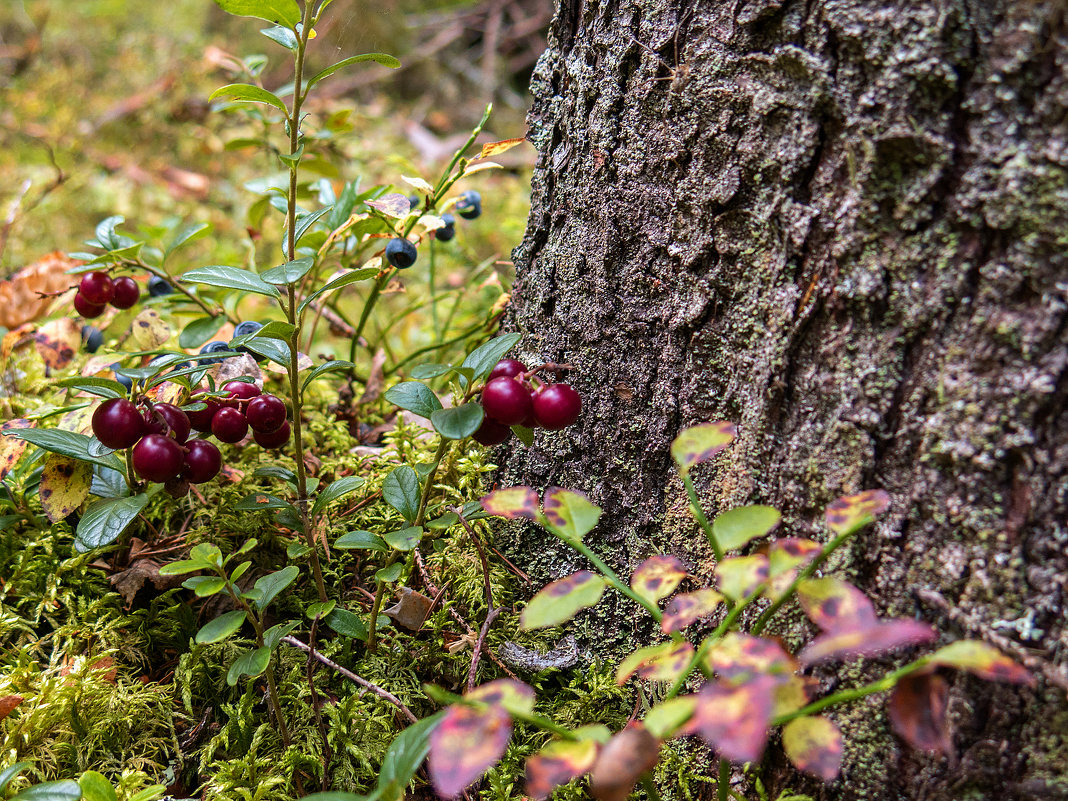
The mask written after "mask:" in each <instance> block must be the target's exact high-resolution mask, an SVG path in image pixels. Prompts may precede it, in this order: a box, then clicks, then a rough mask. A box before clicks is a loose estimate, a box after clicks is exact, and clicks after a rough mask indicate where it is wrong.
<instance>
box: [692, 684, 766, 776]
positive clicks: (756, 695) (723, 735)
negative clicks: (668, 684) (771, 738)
mask: <svg viewBox="0 0 1068 801" xmlns="http://www.w3.org/2000/svg"><path fill="white" fill-rule="evenodd" d="M775 684H776V682H775V679H773V678H771V677H770V676H760V677H758V678H755V679H753V680H752V681H750V682H747V683H745V684H741V685H739V686H737V687H731V686H728V685H725V684H721V683H718V682H717V683H714V684H706V685H705V686H704V688H703V689H702V690H701V692H700V693H698V695H697V709H696V710H695V711H694V716H693V718H691V719H690V722H689V723H688V724H687V730H689V731H695V732H697V733H698V734H700V735H701V737H703V738H704V739H705V740H706V741H707V742H708V743H709V744H710V745H711V746H712V747H714V748H715V749H716V750H717V751H719V753H720V755H721V756H723V757H724V758H725V759H729V760H732V761H734V762H756V761H757V760H758V759H760V755H761V754H762V753H764V745H765V744H766V743H767V740H768V723H769V721H770V720H771V707H772V693H773V692H774V690H775Z"/></svg>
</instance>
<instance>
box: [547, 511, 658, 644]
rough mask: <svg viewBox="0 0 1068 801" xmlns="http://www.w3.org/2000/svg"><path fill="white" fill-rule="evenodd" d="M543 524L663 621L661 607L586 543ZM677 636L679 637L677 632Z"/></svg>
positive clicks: (633, 599) (622, 590)
mask: <svg viewBox="0 0 1068 801" xmlns="http://www.w3.org/2000/svg"><path fill="white" fill-rule="evenodd" d="M542 523H543V525H544V526H545V527H546V528H547V529H549V531H551V532H552V533H553V534H554V535H555V536H556V538H557V539H559V540H560V541H561V542H564V543H566V544H568V545H570V546H571V547H572V548H574V549H575V550H576V551H578V552H579V553H580V554H582V555H583V556H585V557H586V558H587V559H589V560H590V561H591V562H593V566H594V567H596V568H597V570H598V572H600V574H601V575H602V576H604V577H605V579H607V580H608V583H609V584H611V585H612V587H614V588H615V589H616V590H617V591H618V592H621V593H622V594H623V595H626V596H627V597H628V598H630V599H631V600H632V601H634V603H636V604H638V605H639V606H642V607H644V608H645V609H646V610H648V612H649V614H650V615H652V616H653V619H654V620H656V622H657V623H659V622H660V621H661V620H662V619H663V617H664V614H663V612H661V611H660V607H659V606H657V605H656V604H655V603H653V602H652V601H648V600H646V599H645V598H642V597H641V596H640V595H638V593H636V592H634V590H632V589H631V588H630V586H629V585H627V584H625V583H624V582H623V579H621V578H620V577H619V576H618V575H616V572H615V571H614V570H613V569H612V568H610V567H609V566H608V565H607V564H605V561H604V560H603V559H601V557H599V556H598V555H597V554H595V553H594V552H593V551H592V550H590V548H589V547H588V546H587V545H586V543H584V542H581V541H579V540H576V539H573V538H571V537H565V536H563V535H562V534H560V533H559V532H558V531H556V530H555V529H554V528H553V527H552V526H550V525H549V524H548V522H547V521H544V520H543V521H542ZM676 635H678V633H677V632H676ZM677 638H678V636H676V637H673V638H672V639H677Z"/></svg>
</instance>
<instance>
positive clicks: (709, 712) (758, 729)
mask: <svg viewBox="0 0 1068 801" xmlns="http://www.w3.org/2000/svg"><path fill="white" fill-rule="evenodd" d="M498 369H499V371H500V375H502V376H507V375H508V374H510V373H514V374H518V373H519V369H520V368H519V367H517V366H516V365H514V364H512V363H511V362H502V363H501V365H499V368H498ZM513 380H514V379H512V378H508V377H503V378H500V377H499V378H495V379H493V380H492V381H490V383H489V384H488V385H487V391H488V390H489V388H490V387H493V386H494V385H495V384H496V382H498V381H513ZM734 436H735V431H734V426H733V425H731V424H729V423H708V424H704V425H700V426H696V427H694V428H690V429H687V430H686V431H683V432H682V433H681V434H680V435H679V437H678V438H677V439H676V440H675V442H674V444H673V445H672V449H671V452H672V456H673V457H674V459H675V462H676V464H677V465H678V468H679V472H680V475H681V477H682V479H683V482H684V483H685V485H686V488H687V491H688V494H689V495H690V498H691V508H692V511H693V514H694V516H695V518H696V519H697V521H698V523H699V524H700V526H701V528H702V529H703V530H704V532H705V534H706V535H707V537H708V541H709V543H710V544H711V546H712V549H713V552H714V554H715V557H716V564H715V577H716V586H715V587H696V588H692V589H687V591H685V592H681V593H677V594H676V590H677V589H678V588H679V587H680V585H681V584H682V582H683V581H685V580H687V578H688V576H689V575H690V573H689V571H688V569H687V567H686V566H685V565H684V564H683V563H682V562H681V561H680V560H679V559H677V558H676V557H674V556H670V555H660V556H653V557H651V558H649V559H647V560H646V561H645V562H643V563H642V564H641V565H639V567H638V568H637V569H636V570H635V571H634V573H633V574H632V575H631V577H630V581H629V582H625V581H624V580H623V579H622V578H620V577H619V576H618V575H617V574H616V573H615V571H613V570H612V569H611V568H610V567H609V566H608V565H607V564H606V563H605V562H604V560H602V559H601V558H600V557H599V556H598V555H597V554H596V553H595V552H594V551H593V550H592V549H591V548H590V547H588V546H587V545H586V544H585V543H584V541H583V539H584V537H585V536H586V535H587V534H588V533H589V532H590V531H591V530H593V528H594V527H595V526H596V525H597V521H598V518H599V516H600V513H601V510H600V509H599V508H598V507H597V506H595V505H593V504H592V503H590V501H589V500H588V499H587V498H586V497H585V496H583V495H581V494H580V493H577V492H572V491H569V490H565V489H560V488H551V489H549V490H547V491H546V492H545V495H544V498H541V499H539V497H538V494H537V493H536V492H535V491H534V490H533V489H532V488H530V487H522V486H520V487H510V488H507V489H501V490H497V491H495V492H492V493H490V494H489V495H487V496H486V497H484V498H483V499H482V506H483V507H484V509H485V511H486V512H488V513H489V514H491V515H496V516H499V517H503V518H508V519H523V520H529V521H535V522H537V523H539V524H540V525H542V526H544V527H545V528H546V529H547V530H548V531H549V532H551V533H552V534H553V535H554V536H555V537H556V538H558V539H559V540H560V541H561V542H563V543H565V544H566V545H568V546H570V547H572V548H574V549H575V550H576V551H578V552H579V553H580V554H582V555H583V556H584V557H586V559H588V560H589V562H590V564H591V566H592V567H593V568H594V570H592V571H591V570H580V571H579V572H577V573H574V574H572V575H570V576H567V577H566V578H562V579H560V580H558V581H554V582H553V583H551V584H549V585H548V586H546V587H545V588H544V589H542V590H541V592H539V593H538V594H536V595H535V596H534V597H533V598H532V599H531V601H530V602H529V603H528V604H527V606H526V608H525V609H524V610H523V612H522V615H521V618H520V620H521V625H522V626H523V627H524V628H526V629H537V628H541V627H549V626H558V625H561V624H564V623H566V622H567V621H569V620H571V619H572V618H573V617H574V616H575V615H576V614H577V613H578V612H580V611H581V610H583V609H586V608H588V607H592V606H594V605H596V604H597V603H598V602H599V601H600V599H601V597H602V595H603V594H604V592H605V590H606V589H608V588H612V589H613V590H615V591H616V592H619V593H621V594H622V595H624V596H626V598H628V599H630V600H631V601H633V602H634V603H635V604H636V605H637V606H639V607H640V608H642V609H644V610H645V611H646V612H647V613H648V614H649V615H651V616H652V618H653V619H654V620H655V621H656V622H657V623H658V624H659V627H660V630H661V632H662V633H663V635H664V637H665V638H666V639H665V640H664V641H663V642H661V643H658V644H653V645H648V646H645V647H642V648H639V649H638V650H636V651H635V652H634V653H632V654H631V655H630V656H628V657H627V658H626V659H624V660H623V661H622V662H621V663H620V664H619V666H618V668H617V671H616V680H617V682H618V683H620V684H624V683H626V682H628V681H629V680H631V679H632V678H633V677H637V678H638V679H642V680H645V681H648V682H661V683H662V686H664V687H666V688H667V689H666V692H664V693H663V694H662V695H661V696H660V698H659V702H658V703H656V704H655V705H653V706H652V707H651V708H649V709H648V711H647V712H646V714H645V716H644V718H643V719H642V720H640V721H634V722H633V723H631V724H630V725H628V726H627V727H626V728H624V729H622V730H621V731H618V732H615V733H612V732H611V731H609V730H608V729H607V728H606V727H605V726H601V725H589V726H584V727H581V728H577V729H569V728H566V727H563V726H560V725H559V724H557V723H555V722H554V721H552V720H551V719H548V718H545V717H543V716H541V715H539V714H537V713H536V712H535V711H534V710H535V694H534V691H533V690H532V689H531V688H530V687H528V686H527V685H525V684H523V683H521V682H518V681H514V680H512V679H500V680H497V681H493V682H490V683H489V684H486V685H483V686H481V687H477V688H475V689H473V690H470V691H469V692H467V693H466V694H465V695H464V696H462V697H458V696H456V695H453V694H451V693H448V692H445V691H443V690H440V689H436V688H428V692H431V693H432V694H433V695H435V697H437V698H438V699H439V700H441V701H442V702H445V703H448V704H449V706H448V707H447V709H446V711H445V713H444V715H443V716H441V717H440V719H439V720H437V722H436V723H435V724H434V725H433V728H432V729H430V733H429V734H428V739H429V766H430V775H431V778H432V780H433V783H434V786H435V787H436V788H437V790H438V792H439V794H440V795H442V796H443V797H445V798H452V797H455V796H457V795H459V794H460V793H461V792H463V791H464V790H465V789H466V788H467V787H468V786H469V785H471V784H472V783H473V782H474V781H475V780H476V779H477V778H478V777H479V776H480V775H482V773H483V772H485V771H486V770H487V769H488V768H489V767H491V766H492V765H493V764H494V763H495V762H496V761H497V760H498V759H499V758H500V757H501V755H502V754H503V753H504V750H505V748H506V747H507V745H508V741H509V738H510V735H511V731H512V723H513V721H520V722H523V723H527V724H530V725H533V726H534V727H537V728H541V729H543V730H544V731H546V732H548V733H550V734H551V735H553V739H552V740H551V741H550V742H549V743H548V744H547V745H546V746H545V747H544V748H543V749H542V750H541V751H540V752H538V753H537V754H535V755H534V756H532V757H531V758H530V759H528V761H527V767H526V779H527V784H526V792H527V794H528V795H529V796H530V797H532V798H535V799H544V798H547V797H548V796H549V795H550V794H551V793H552V792H553V790H554V789H555V788H556V787H558V786H560V785H562V784H565V783H567V782H570V781H572V780H574V779H577V778H579V777H581V776H583V775H588V776H589V788H590V792H591V793H592V794H593V796H594V797H596V798H598V799H604V800H605V801H622V799H625V798H626V797H627V796H628V795H629V794H630V793H631V791H632V789H633V788H634V786H635V784H636V783H638V782H639V781H641V782H642V783H643V784H644V786H645V788H646V790H647V793H648V795H649V797H650V798H658V797H659V795H658V793H657V791H656V788H655V787H654V786H653V784H652V782H651V779H650V773H649V772H650V771H651V770H652V768H653V767H654V766H655V765H656V764H657V761H658V758H659V753H660V750H661V746H662V745H663V744H664V743H665V741H667V740H670V739H672V738H676V737H685V736H690V735H696V736H698V737H700V738H701V739H703V740H704V741H705V742H706V743H707V744H708V745H709V746H711V748H712V749H714V751H715V752H716V753H717V754H718V756H719V767H718V770H717V771H716V775H717V779H716V797H717V798H718V799H719V801H726V799H727V798H728V797H730V796H732V795H733V796H735V797H738V798H741V796H740V795H739V794H738V793H737V792H736V791H735V790H733V789H732V788H731V786H730V779H731V772H732V763H733V764H735V765H745V764H749V765H754V764H756V763H758V762H759V760H760V758H761V755H762V754H763V752H764V749H765V747H766V745H767V742H768V739H769V735H770V732H771V730H772V729H775V728H779V727H781V729H782V746H783V748H784V750H785V752H786V755H787V757H789V759H790V760H791V761H792V762H793V763H794V765H796V766H797V767H798V768H799V769H800V770H802V771H805V772H806V773H810V774H812V775H813V776H816V777H818V778H821V779H824V780H826V781H830V780H832V779H834V778H835V777H836V776H837V775H838V772H839V769H840V765H841V759H842V753H843V736H844V734H843V732H842V731H840V730H839V728H838V726H837V725H836V724H835V723H834V722H833V721H832V720H831V719H830V718H828V717H826V716H824V715H821V714H819V713H820V712H822V711H823V710H825V709H828V708H831V707H834V706H836V705H839V704H845V703H849V702H851V701H856V700H857V699H860V698H863V697H865V696H868V695H872V694H874V693H884V692H890V693H891V695H890V699H889V717H890V720H891V723H892V724H893V726H894V729H895V730H896V731H897V733H898V734H899V735H900V736H901V737H902V738H903V739H904V740H905V741H906V742H908V743H909V744H911V745H913V746H914V747H917V748H921V749H927V750H932V751H947V750H948V744H947V742H946V736H947V735H946V731H947V727H946V719H945V716H946V704H945V695H946V689H947V685H946V683H945V680H944V679H943V678H942V677H941V676H940V675H939V673H938V671H939V669H942V668H955V669H959V670H965V671H968V672H970V673H973V674H975V675H977V676H980V677H982V678H985V679H990V680H998V681H1009V682H1019V683H1031V681H1032V679H1031V676H1030V674H1029V673H1028V672H1027V671H1026V670H1024V669H1023V668H1022V667H1020V666H1018V665H1016V664H1015V663H1013V662H1012V661H1011V660H1009V659H1008V658H1007V657H1005V656H1004V655H1002V654H1001V653H1000V652H999V651H997V650H996V649H995V648H993V647H992V646H990V645H987V644H986V643H983V642H977V641H958V642H953V643H950V644H948V645H946V646H944V647H942V648H939V649H938V650H936V651H934V652H933V653H929V654H926V655H923V656H919V657H918V658H915V659H913V660H912V661H910V662H908V663H906V664H905V665H903V666H902V667H899V668H897V669H896V670H893V671H891V672H889V673H887V674H886V675H884V676H883V677H882V678H879V679H877V680H875V681H873V682H870V683H868V684H865V685H861V686H859V687H849V688H845V689H837V690H835V691H833V692H829V693H826V694H823V695H822V696H820V697H813V693H814V691H815V689H816V688H817V684H816V683H815V682H813V681H812V679H810V678H809V677H806V676H804V675H800V673H799V671H800V670H801V669H802V668H805V667H810V666H814V665H821V664H826V663H831V662H835V661H841V660H848V659H854V658H857V657H871V656H876V655H880V654H883V653H886V652H889V651H894V650H900V649H905V648H910V647H912V646H915V645H918V644H922V643H927V642H930V641H932V640H934V639H935V638H936V637H937V633H936V632H935V630H934V629H932V628H931V627H930V626H929V625H928V624H926V623H923V622H920V621H917V620H912V619H901V618H897V619H890V620H884V619H880V618H879V617H878V616H877V615H876V613H875V610H874V608H873V606H872V604H871V602H870V601H869V600H868V599H867V598H866V597H865V596H864V595H863V594H862V593H861V592H860V590H858V589H857V588H856V587H854V586H853V585H851V584H849V583H848V582H846V581H843V580H842V579H839V578H836V577H834V576H832V575H823V574H822V573H821V568H822V567H823V566H824V565H825V563H826V561H827V560H828V558H829V557H830V556H831V555H832V554H834V553H835V552H836V551H837V550H838V549H839V548H841V547H842V546H843V545H845V544H846V543H847V542H848V541H849V540H850V538H851V537H852V536H853V535H854V534H856V532H857V531H859V530H860V529H862V528H863V527H864V526H866V525H868V524H869V523H871V522H872V521H873V520H874V518H875V516H876V515H878V514H879V513H880V512H882V511H884V510H885V509H886V508H887V506H888V505H889V501H890V499H889V497H888V496H887V495H886V493H884V492H882V491H878V490H876V491H867V492H862V493H860V494H858V495H852V496H848V497H843V498H840V499H839V500H837V501H835V502H834V503H832V504H831V505H830V506H829V507H828V508H827V511H826V525H827V528H828V529H829V535H830V538H829V539H828V540H827V541H826V542H818V541H816V540H812V539H808V538H803V537H791V536H786V537H782V536H775V537H774V538H772V537H771V536H770V535H772V533H773V532H774V531H775V530H776V528H777V527H778V525H779V523H780V519H781V516H780V514H779V512H778V511H777V510H776V509H774V508H772V507H769V506H746V507H742V508H738V509H731V510H728V511H726V512H723V513H722V514H720V515H719V516H717V517H716V518H715V519H714V520H712V521H711V523H710V522H709V521H708V519H707V517H706V515H705V513H704V511H703V509H702V507H701V504H700V503H699V500H698V497H697V494H696V491H695V489H694V485H693V483H692V480H691V478H690V469H691V468H692V467H694V466H695V465H697V464H700V463H702V462H705V461H707V460H709V459H711V458H712V457H713V456H715V455H716V454H717V453H719V452H720V451H721V450H723V449H724V448H725V447H727V446H728V445H729V444H730V442H731V441H732V440H733V439H734ZM757 543H759V544H757ZM742 550H746V551H748V553H747V554H745V555H740V554H739V553H738V552H739V551H742ZM672 596H673V597H672ZM669 597H670V598H671V600H670V601H669V602H668V603H667V604H666V606H663V607H661V602H662V601H664V599H667V598H669ZM794 601H796V602H797V603H799V604H800V606H801V608H802V609H803V610H804V612H805V614H806V615H807V616H808V618H809V620H810V621H811V622H812V624H814V626H815V627H816V628H817V629H818V630H819V632H820V633H819V634H818V635H817V636H816V637H815V639H813V640H812V641H811V642H810V643H809V644H808V645H806V646H805V647H804V648H802V649H801V650H800V651H799V652H798V653H797V654H792V653H790V652H789V651H788V650H787V649H786V647H785V646H784V645H783V642H782V641H781V640H780V639H778V638H775V637H770V636H768V635H767V633H766V629H767V627H768V625H769V624H770V623H771V622H772V621H773V620H774V619H775V617H776V615H777V613H778V612H779V610H780V609H782V607H783V606H784V605H786V604H788V603H791V602H794ZM711 619H714V620H716V621H717V622H716V624H715V626H714V627H713V628H712V629H711V631H710V632H709V633H708V634H706V635H705V636H703V637H702V638H700V639H699V640H694V641H691V640H690V639H689V638H687V636H686V634H685V632H686V631H687V629H690V630H693V629H694V628H696V625H697V624H698V623H699V622H700V621H702V620H711Z"/></svg>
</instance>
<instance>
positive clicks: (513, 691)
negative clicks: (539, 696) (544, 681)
mask: <svg viewBox="0 0 1068 801" xmlns="http://www.w3.org/2000/svg"><path fill="white" fill-rule="evenodd" d="M464 699H465V700H467V701H478V702H479V703H482V704H489V705H491V706H497V707H500V708H501V709H503V710H505V711H506V712H508V713H509V714H512V715H529V714H530V713H531V712H532V711H533V710H534V690H533V689H531V688H530V687H528V686H527V685H525V684H523V682H521V681H515V680H514V679H497V680H495V681H491V682H489V683H488V684H483V685H481V686H479V687H476V688H475V689H473V690H472V691H471V692H469V693H467V695H465V696H464Z"/></svg>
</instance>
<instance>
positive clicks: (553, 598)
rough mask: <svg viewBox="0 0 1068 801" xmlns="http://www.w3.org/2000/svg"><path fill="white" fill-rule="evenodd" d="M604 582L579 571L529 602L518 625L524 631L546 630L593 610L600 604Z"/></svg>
mask: <svg viewBox="0 0 1068 801" xmlns="http://www.w3.org/2000/svg"><path fill="white" fill-rule="evenodd" d="M605 586H606V582H605V580H604V579H603V578H602V577H601V576H598V575H596V574H595V573H591V572H590V571H588V570H580V571H579V572H578V573H573V574H571V575H570V576H568V577H567V578H562V579H560V580H559V581H554V582H552V583H551V584H546V585H545V586H544V587H543V588H542V589H541V592H539V593H538V594H537V595H535V596H534V597H533V598H531V599H530V603H528V604H527V606H526V609H524V610H523V614H521V615H520V616H519V625H520V626H522V628H523V629H524V630H526V631H529V630H530V629H540V628H544V627H546V626H559V625H560V624H561V623H566V622H567V621H568V620H570V619H571V618H573V617H574V616H575V615H576V614H577V613H578V612H579V611H580V610H582V609H586V608H587V607H590V606H594V605H595V604H596V603H597V602H598V601H600V600H601V595H602V594H603V593H604V588H605Z"/></svg>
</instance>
